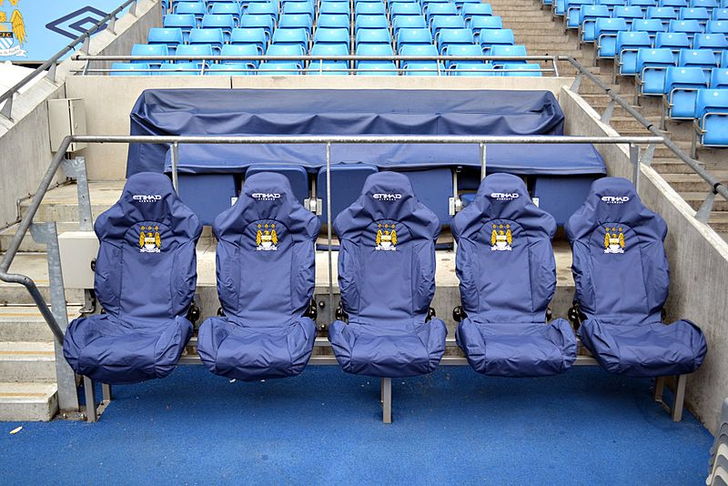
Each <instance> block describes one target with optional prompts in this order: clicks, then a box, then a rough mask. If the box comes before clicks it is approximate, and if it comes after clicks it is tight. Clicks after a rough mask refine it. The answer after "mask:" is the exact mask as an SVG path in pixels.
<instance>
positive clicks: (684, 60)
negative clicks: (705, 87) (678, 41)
mask: <svg viewBox="0 0 728 486" xmlns="http://www.w3.org/2000/svg"><path fill="white" fill-rule="evenodd" d="M718 65H719V62H718V61H717V60H716V59H715V54H714V53H713V51H711V50H709V49H682V50H681V51H680V54H679V55H678V66H682V67H699V68H703V71H704V72H705V79H710V71H711V69H713V68H717V67H718Z"/></svg>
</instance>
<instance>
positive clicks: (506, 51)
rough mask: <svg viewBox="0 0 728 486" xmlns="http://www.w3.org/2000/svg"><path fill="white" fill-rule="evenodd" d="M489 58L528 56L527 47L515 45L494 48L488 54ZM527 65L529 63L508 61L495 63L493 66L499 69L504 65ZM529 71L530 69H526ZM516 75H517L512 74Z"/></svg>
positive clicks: (515, 60) (516, 60) (514, 60)
mask: <svg viewBox="0 0 728 486" xmlns="http://www.w3.org/2000/svg"><path fill="white" fill-rule="evenodd" d="M488 55H489V56H527V55H528V53H527V52H526V46H523V45H515V46H493V47H492V48H491V49H490V52H488ZM519 63H520V64H522V65H523V64H527V63H528V61H525V60H523V61H519V60H518V59H512V60H507V61H493V64H494V65H495V66H496V67H498V66H500V65H502V64H519ZM525 69H529V68H525ZM512 74H515V73H512Z"/></svg>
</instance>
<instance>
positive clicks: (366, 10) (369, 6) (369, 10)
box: [354, 2, 387, 15]
mask: <svg viewBox="0 0 728 486" xmlns="http://www.w3.org/2000/svg"><path fill="white" fill-rule="evenodd" d="M386 13H387V9H386V8H385V7H384V4H383V3H378V2H377V3H364V2H356V3H354V14H355V15H385V14H386Z"/></svg>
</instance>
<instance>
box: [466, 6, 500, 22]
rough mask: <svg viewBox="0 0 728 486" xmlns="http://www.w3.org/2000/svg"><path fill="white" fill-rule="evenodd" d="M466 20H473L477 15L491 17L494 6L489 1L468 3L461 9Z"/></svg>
mask: <svg viewBox="0 0 728 486" xmlns="http://www.w3.org/2000/svg"><path fill="white" fill-rule="evenodd" d="M460 14H461V15H462V16H463V18H464V19H465V22H472V19H474V18H475V17H490V16H491V15H493V7H491V5H490V4H489V3H480V2H478V3H466V4H464V5H463V7H462V9H461V10H460Z"/></svg>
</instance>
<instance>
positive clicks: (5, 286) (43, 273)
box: [0, 253, 83, 306]
mask: <svg viewBox="0 0 728 486" xmlns="http://www.w3.org/2000/svg"><path fill="white" fill-rule="evenodd" d="M10 273H20V274H22V275H28V276H29V277H30V278H32V279H33V280H34V281H35V284H36V286H38V289H39V290H40V292H41V294H42V295H43V297H44V298H45V299H46V302H48V303H49V304H50V295H49V288H48V262H47V259H46V255H45V254H44V253H19V254H18V255H16V256H15V258H14V260H13V263H12V265H11V266H10ZM66 301H67V302H71V303H76V304H77V305H81V303H82V302H83V292H82V291H80V290H74V289H66ZM17 304H23V305H24V304H33V299H32V298H31V297H30V294H29V293H28V291H27V290H26V288H25V287H23V286H22V285H20V284H12V283H7V282H0V306H8V305H10V306H12V305H17Z"/></svg>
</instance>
